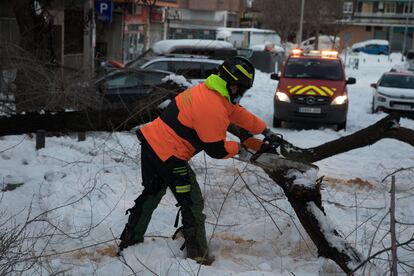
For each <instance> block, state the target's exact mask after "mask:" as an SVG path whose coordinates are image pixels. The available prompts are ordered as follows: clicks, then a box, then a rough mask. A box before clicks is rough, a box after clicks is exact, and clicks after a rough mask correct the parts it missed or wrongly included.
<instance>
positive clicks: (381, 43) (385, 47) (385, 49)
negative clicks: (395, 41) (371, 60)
mask: <svg viewBox="0 0 414 276" xmlns="http://www.w3.org/2000/svg"><path fill="white" fill-rule="evenodd" d="M352 51H353V52H363V53H366V54H370V55H389V54H390V43H389V42H388V41H387V40H383V39H370V40H366V41H362V42H358V43H355V44H353V45H352Z"/></svg>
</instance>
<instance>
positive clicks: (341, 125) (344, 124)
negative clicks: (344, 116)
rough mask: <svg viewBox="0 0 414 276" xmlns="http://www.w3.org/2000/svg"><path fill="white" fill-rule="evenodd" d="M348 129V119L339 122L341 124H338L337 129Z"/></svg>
mask: <svg viewBox="0 0 414 276" xmlns="http://www.w3.org/2000/svg"><path fill="white" fill-rule="evenodd" d="M342 129H343V130H346V121H345V122H342V123H339V124H337V126H336V131H340V130H342Z"/></svg>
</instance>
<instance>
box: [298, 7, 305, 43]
mask: <svg viewBox="0 0 414 276" xmlns="http://www.w3.org/2000/svg"><path fill="white" fill-rule="evenodd" d="M304 12H305V0H302V5H301V7H300V21H299V34H298V46H299V45H300V43H301V42H302V32H303V14H304Z"/></svg>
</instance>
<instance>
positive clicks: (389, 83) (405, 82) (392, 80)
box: [379, 75, 414, 89]
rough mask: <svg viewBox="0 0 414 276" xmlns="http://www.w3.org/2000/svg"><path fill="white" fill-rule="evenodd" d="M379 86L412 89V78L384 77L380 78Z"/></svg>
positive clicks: (413, 87)
mask: <svg viewBox="0 0 414 276" xmlns="http://www.w3.org/2000/svg"><path fill="white" fill-rule="evenodd" d="M379 85H380V86H384V87H395V88H406V89H414V77H412V76H399V75H384V76H383V77H382V78H381V81H380V84H379Z"/></svg>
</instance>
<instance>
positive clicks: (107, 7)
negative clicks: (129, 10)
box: [95, 0, 113, 23]
mask: <svg viewBox="0 0 414 276" xmlns="http://www.w3.org/2000/svg"><path fill="white" fill-rule="evenodd" d="M112 8H113V4H112V0H96V2H95V11H96V19H97V20H100V21H104V22H107V23H111V22H112Z"/></svg>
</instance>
